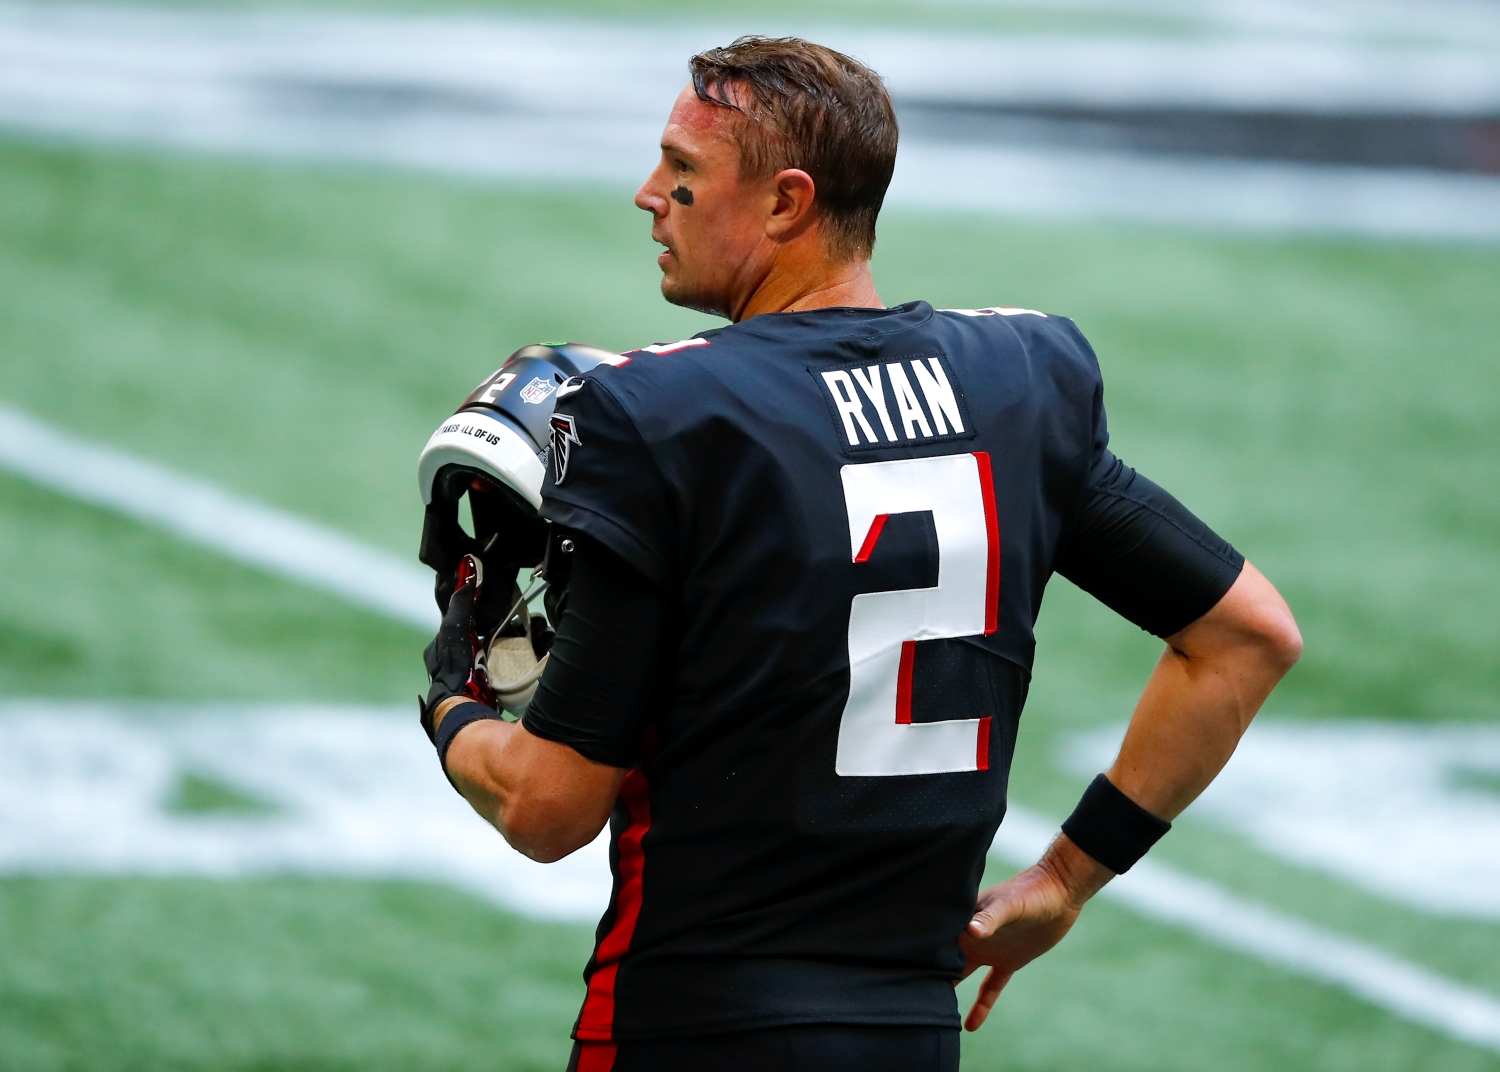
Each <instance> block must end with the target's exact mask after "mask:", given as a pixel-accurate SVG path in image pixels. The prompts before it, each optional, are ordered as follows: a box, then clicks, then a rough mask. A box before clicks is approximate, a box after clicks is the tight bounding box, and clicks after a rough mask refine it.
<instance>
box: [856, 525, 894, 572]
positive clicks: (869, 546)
mask: <svg viewBox="0 0 1500 1072" xmlns="http://www.w3.org/2000/svg"><path fill="white" fill-rule="evenodd" d="M890 519H891V515H890V514H876V515H875V520H874V521H871V522H870V531H869V532H867V533H865V542H864V543H862V544H860V545H859V554H857V555H855V556H854V561H856V562H868V561H869V560H870V556H871V555H872V554H874V553H875V545H876V544H877V543H879V542H880V533H881V530H882V529H884V528H885V523H886V522H887V521H889V520H890Z"/></svg>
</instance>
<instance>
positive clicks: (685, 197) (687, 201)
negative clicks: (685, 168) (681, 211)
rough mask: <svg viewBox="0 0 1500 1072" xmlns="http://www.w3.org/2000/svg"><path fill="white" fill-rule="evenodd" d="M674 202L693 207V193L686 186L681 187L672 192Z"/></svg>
mask: <svg viewBox="0 0 1500 1072" xmlns="http://www.w3.org/2000/svg"><path fill="white" fill-rule="evenodd" d="M672 200H673V201H676V202H677V203H678V204H679V205H691V204H692V203H693V191H691V190H689V189H688V188H687V187H686V186H679V187H677V189H675V190H673V191H672Z"/></svg>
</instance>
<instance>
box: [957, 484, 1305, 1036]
mask: <svg viewBox="0 0 1500 1072" xmlns="http://www.w3.org/2000/svg"><path fill="white" fill-rule="evenodd" d="M1101 466H1102V467H1103V468H1101V472H1103V473H1104V476H1103V477H1102V478H1101V480H1100V482H1099V483H1100V487H1101V491H1100V494H1099V495H1098V496H1097V502H1096V506H1095V507H1094V508H1092V514H1093V517H1092V518H1090V519H1086V520H1088V521H1091V522H1093V523H1092V524H1091V525H1090V526H1089V528H1090V531H1086V532H1084V533H1082V534H1081V535H1080V536H1079V537H1078V538H1076V539H1075V547H1074V558H1073V559H1072V560H1071V561H1069V562H1067V563H1066V564H1065V567H1064V568H1067V569H1068V570H1069V575H1070V576H1071V577H1072V578H1073V579H1074V580H1075V581H1077V582H1078V583H1080V585H1081V586H1083V587H1085V588H1086V589H1088V590H1089V591H1091V592H1093V593H1094V594H1095V595H1097V596H1099V597H1100V598H1101V599H1103V600H1104V601H1105V602H1106V603H1108V604H1109V605H1111V606H1112V607H1114V608H1115V609H1116V610H1119V611H1120V612H1121V613H1123V614H1125V615H1126V616H1127V617H1129V618H1130V619H1131V620H1133V621H1136V622H1137V624H1141V625H1143V626H1144V627H1146V628H1151V629H1152V630H1153V631H1157V632H1162V633H1166V635H1165V637H1164V639H1165V640H1166V648H1165V650H1164V651H1163V652H1162V655H1161V658H1160V659H1159V660H1158V662H1157V665H1156V668H1155V670H1154V671H1153V673H1152V674H1151V677H1150V679H1149V680H1148V681H1147V683H1146V687H1145V689H1144V691H1143V692H1142V694H1141V698H1140V701H1139V702H1138V703H1137V705H1136V708H1135V712H1134V714H1133V715H1132V717H1131V720H1130V725H1129V728H1128V729H1127V731H1126V735H1125V741H1124V744H1123V745H1122V747H1121V749H1120V753H1119V756H1118V758H1117V759H1116V760H1115V763H1114V765H1113V766H1111V767H1110V769H1109V771H1108V772H1106V774H1105V775H1104V776H1103V778H1102V779H1100V780H1096V783H1095V785H1094V786H1092V787H1090V790H1089V793H1088V794H1086V795H1085V798H1084V802H1083V803H1081V805H1080V809H1079V811H1078V812H1075V814H1074V818H1073V819H1070V821H1069V823H1068V824H1065V829H1066V830H1068V831H1071V832H1072V833H1073V834H1075V835H1076V836H1077V837H1078V839H1079V840H1082V841H1084V842H1086V843H1087V846H1088V849H1089V850H1090V851H1085V849H1084V848H1082V847H1080V845H1079V844H1078V843H1077V842H1076V841H1075V840H1074V838H1073V837H1070V836H1069V833H1064V834H1062V835H1061V836H1059V837H1058V838H1057V840H1056V841H1055V842H1053V844H1052V846H1051V847H1050V848H1049V849H1048V850H1047V852H1046V854H1045V855H1044V856H1043V857H1042V859H1041V860H1040V861H1039V862H1038V863H1037V864H1036V865H1035V866H1033V867H1031V868H1028V869H1027V870H1026V871H1023V872H1022V873H1021V874H1019V875H1017V876H1015V877H1014V878H1012V879H1010V880H1009V881H1008V882H1004V883H1001V884H1000V885H998V886H995V887H992V888H990V889H988V890H985V891H984V892H983V893H981V895H980V897H979V902H978V905H977V906H976V909H975V913H974V918H973V920H972V922H971V923H970V925H969V927H968V929H967V930H966V931H965V933H964V935H963V936H962V939H961V941H962V943H963V945H964V950H965V953H966V955H967V957H968V970H969V971H971V972H972V971H974V970H975V969H977V968H978V967H981V966H985V965H988V966H989V967H990V972H989V974H988V975H987V977H986V979H985V981H984V983H983V984H982V985H981V987H980V992H979V995H978V997H977V999H976V1001H975V1003H974V1006H973V1008H972V1009H971V1010H970V1012H969V1015H968V1017H967V1018H966V1020H965V1027H967V1028H968V1029H969V1030H971V1031H972V1030H975V1029H977V1028H978V1027H979V1025H980V1024H982V1023H983V1022H984V1020H985V1018H986V1017H987V1016H988V1015H989V1011H990V1009H991V1007H993V1005H994V1003H995V1000H996V999H997V998H998V997H999V994H1000V991H1001V990H1002V989H1003V988H1004V986H1005V984H1006V983H1007V982H1008V981H1009V980H1010V977H1011V975H1012V974H1013V973H1014V972H1015V971H1017V970H1019V969H1020V968H1021V967H1023V966H1025V965H1026V964H1027V963H1029V962H1030V961H1031V960H1033V959H1035V958H1036V957H1038V956H1040V955H1041V954H1042V953H1045V952H1046V951H1047V950H1049V949H1051V948H1052V947H1053V946H1054V945H1056V944H1057V943H1058V942H1059V941H1060V940H1061V939H1062V937H1063V936H1064V935H1065V934H1066V933H1067V932H1068V930H1069V929H1070V928H1071V927H1072V925H1073V923H1074V921H1075V920H1076V919H1077V918H1078V914H1079V911H1080V910H1081V909H1082V907H1083V905H1084V903H1085V902H1087V901H1088V899H1089V898H1090V897H1092V896H1093V895H1094V894H1095V893H1097V892H1098V891H1099V890H1100V889H1101V888H1102V887H1103V886H1104V885H1105V883H1107V882H1108V881H1109V880H1110V879H1112V878H1113V877H1114V876H1115V875H1116V874H1117V873H1118V872H1119V871H1123V870H1125V869H1128V867H1129V866H1130V864H1131V863H1133V862H1134V858H1135V857H1138V856H1139V855H1140V853H1142V852H1144V851H1145V848H1146V847H1149V845H1150V843H1151V841H1152V840H1154V838H1155V837H1157V836H1160V833H1161V832H1162V831H1163V830H1164V829H1165V827H1166V825H1167V824H1168V823H1169V822H1170V821H1171V820H1172V819H1174V818H1176V817H1177V816H1178V815H1179V814H1180V813H1181V812H1182V811H1183V809H1184V808H1186V807H1187V806H1188V805H1189V804H1190V803H1192V801H1193V800H1195V799H1196V798H1197V796H1198V795H1199V794H1200V793H1201V792H1203V790H1204V789H1205V788H1206V787H1207V786H1208V784H1209V783H1210V782H1211V781H1212V780H1213V779H1214V777H1215V776H1216V775H1217V774H1218V773H1219V771H1220V770H1221V769H1222V768H1223V766H1224V764H1225V763H1227V762H1228V760H1229V757H1230V756H1231V755H1232V754H1233V752H1234V749H1235V746H1236V745H1237V744H1238V743H1239V739H1240V737H1241V735H1242V734H1243V733H1244V732H1245V730H1246V728H1247V727H1248V726H1249V724H1250V720H1251V719H1252V718H1253V717H1254V715H1255V713H1256V712H1257V711H1258V710H1259V709H1260V706H1261V704H1262V703H1264V702H1265V699H1266V697H1267V696H1269V695H1270V693H1271V690H1272V689H1273V688H1275V687H1276V684H1277V683H1278V682H1279V681H1280V680H1281V678H1282V677H1283V676H1284V675H1285V674H1286V673H1287V671H1288V670H1290V669H1291V667H1292V665H1293V664H1294V663H1296V661H1297V659H1298V657H1299V656H1300V655H1301V652H1302V637H1301V634H1300V632H1299V631H1298V629H1297V624H1296V621H1295V620H1294V619H1293V617H1292V613H1291V611H1290V609H1289V608H1288V607H1287V605H1286V602H1285V601H1284V600H1283V599H1282V598H1281V595H1280V594H1279V593H1278V592H1277V591H1276V589H1275V588H1274V587H1273V586H1272V585H1271V583H1270V582H1269V581H1268V580H1267V579H1266V578H1265V577H1264V576H1263V575H1262V574H1261V573H1260V571H1259V570H1257V569H1256V568H1255V567H1254V566H1253V565H1251V564H1250V563H1249V562H1246V561H1244V560H1243V558H1241V557H1240V556H1239V555H1238V554H1237V553H1235V552H1234V551H1233V549H1232V548H1230V547H1229V546H1228V545H1227V544H1225V543H1223V541H1221V540H1219V538H1218V537H1217V536H1215V535H1214V534H1213V533H1212V531H1211V530H1209V529H1208V528H1207V526H1205V525H1203V524H1202V522H1199V521H1198V520H1197V519H1196V518H1194V517H1192V515H1191V514H1189V513H1188V512H1187V511H1186V510H1185V509H1184V508H1183V507H1182V506H1181V505H1180V504H1179V503H1177V502H1176V500H1175V499H1172V498H1171V497H1170V496H1168V495H1167V494H1166V493H1165V492H1163V491H1162V490H1161V489H1160V488H1157V487H1156V486H1155V485H1153V484H1150V482H1149V481H1145V480H1144V478H1141V477H1139V476H1138V475H1137V474H1135V473H1134V472H1133V471H1130V470H1128V469H1126V468H1125V467H1123V465H1121V464H1120V463H1118V462H1117V461H1116V460H1115V459H1114V458H1113V457H1112V456H1109V455H1106V456H1105V460H1104V461H1102V462H1101ZM1231 578H1232V579H1231ZM1226 587H1227V590H1225V588H1226ZM1220 592H1222V595H1220V594H1219V593H1220ZM1206 594H1207V595H1208V596H1212V597H1216V598H1214V601H1213V602H1212V604H1211V606H1210V607H1209V609H1207V610H1206V612H1203V613H1201V614H1199V613H1196V609H1187V610H1185V608H1195V603H1194V601H1195V600H1202V599H1204V598H1205V597H1206ZM1197 605H1198V606H1201V603H1199V604H1197ZM1185 614H1188V615H1192V617H1191V620H1190V621H1189V622H1188V624H1187V625H1185V626H1181V627H1177V628H1172V631H1170V632H1167V631H1166V628H1164V627H1163V623H1172V622H1174V621H1180V620H1181V619H1182V617H1183V616H1184V615H1185ZM1100 857H1103V858H1104V860H1101V859H1100ZM1110 864H1113V865H1114V867H1113V868H1112V867H1111V866H1109V865H1110Z"/></svg>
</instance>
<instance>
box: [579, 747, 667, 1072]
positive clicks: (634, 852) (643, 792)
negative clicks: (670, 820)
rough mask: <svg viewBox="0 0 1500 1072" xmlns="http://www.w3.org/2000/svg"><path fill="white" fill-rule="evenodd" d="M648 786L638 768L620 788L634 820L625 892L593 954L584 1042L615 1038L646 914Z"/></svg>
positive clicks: (624, 847)
mask: <svg viewBox="0 0 1500 1072" xmlns="http://www.w3.org/2000/svg"><path fill="white" fill-rule="evenodd" d="M649 788H650V787H649V786H648V785H647V783H646V776H645V775H644V774H642V773H641V769H640V768H639V767H636V768H634V769H633V770H631V772H630V773H629V774H627V775H625V781H624V783H623V784H622V785H621V786H620V801H621V803H623V804H624V805H625V810H626V812H627V813H628V814H629V816H630V824H629V825H628V826H626V828H625V831H624V833H622V834H621V835H620V842H619V845H618V847H617V855H618V859H619V867H620V892H619V893H618V894H617V895H616V896H615V922H614V924H613V925H612V926H611V927H610V928H609V933H607V934H606V935H605V936H604V937H603V939H601V940H600V942H599V948H598V949H596V950H595V951H594V964H595V969H594V974H593V975H592V976H590V977H589V990H588V996H587V997H585V998H584V999H583V1012H582V1013H580V1014H579V1017H578V1031H577V1032H576V1034H575V1035H574V1037H575V1038H577V1039H578V1040H579V1041H580V1042H609V1041H611V1040H612V1039H613V1038H614V1027H615V976H616V974H617V973H618V972H619V970H620V959H621V958H622V957H624V955H625V953H626V951H627V950H628V949H629V948H630V939H631V937H632V936H633V935H634V934H635V924H636V920H637V919H639V918H640V914H641V875H642V872H643V871H644V870H645V863H646V857H645V853H644V852H643V851H642V849H641V839H642V838H644V837H645V836H646V831H648V830H650V829H651V798H650V793H649ZM613 1059H614V1058H613V1056H612V1055H611V1058H610V1060H611V1061H613ZM604 1067H607V1066H604Z"/></svg>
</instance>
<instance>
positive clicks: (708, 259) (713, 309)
mask: <svg viewBox="0 0 1500 1072" xmlns="http://www.w3.org/2000/svg"><path fill="white" fill-rule="evenodd" d="M737 117H738V113H735V112H732V111H731V110H730V109H728V108H724V107H722V106H719V105H714V104H705V103H703V102H702V101H700V100H699V99H698V97H697V94H695V93H694V92H693V87H692V86H691V85H689V86H687V88H685V89H684V90H683V91H682V92H681V93H680V94H678V97H677V101H676V103H675V104H674V105H673V107H672V114H671V115H670V116H669V117H668V119H667V127H666V130H665V131H663V132H662V141H661V161H660V162H659V163H658V164H657V165H656V169H655V170H654V171H652V172H651V175H650V177H649V178H647V179H646V181H645V183H644V184H643V185H642V186H641V188H640V190H639V191H637V193H636V195H635V203H636V205H637V206H638V207H640V208H642V209H645V210H646V211H647V212H650V213H651V217H652V221H651V238H652V240H653V241H656V242H659V243H660V244H661V245H663V246H665V247H666V251H665V252H663V253H662V254H661V255H660V256H658V257H657V259H656V260H657V264H659V265H660V266H661V270H662V281H661V292H662V296H663V297H664V298H666V299H667V301H669V302H671V303H672V304H674V305H683V306H687V307H688V308H690V309H698V310H701V311H703V312H706V313H714V314H716V315H718V316H725V317H728V316H731V315H732V311H733V310H734V309H735V308H736V307H737V297H738V296H739V295H740V294H741V292H743V291H744V289H745V286H746V284H747V282H748V281H749V280H751V279H753V278H754V277H755V276H756V274H757V272H758V271H759V270H760V265H761V262H762V261H763V260H764V257H765V254H766V251H767V248H768V243H767V240H766V235H765V227H764V213H765V211H766V207H767V205H768V200H767V193H766V191H765V189H763V187H764V186H765V184H764V183H755V182H752V183H741V182H740V177H739V166H740V153H739V146H738V145H737V144H736V142H735V140H734V130H735V120H736V119H737Z"/></svg>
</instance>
